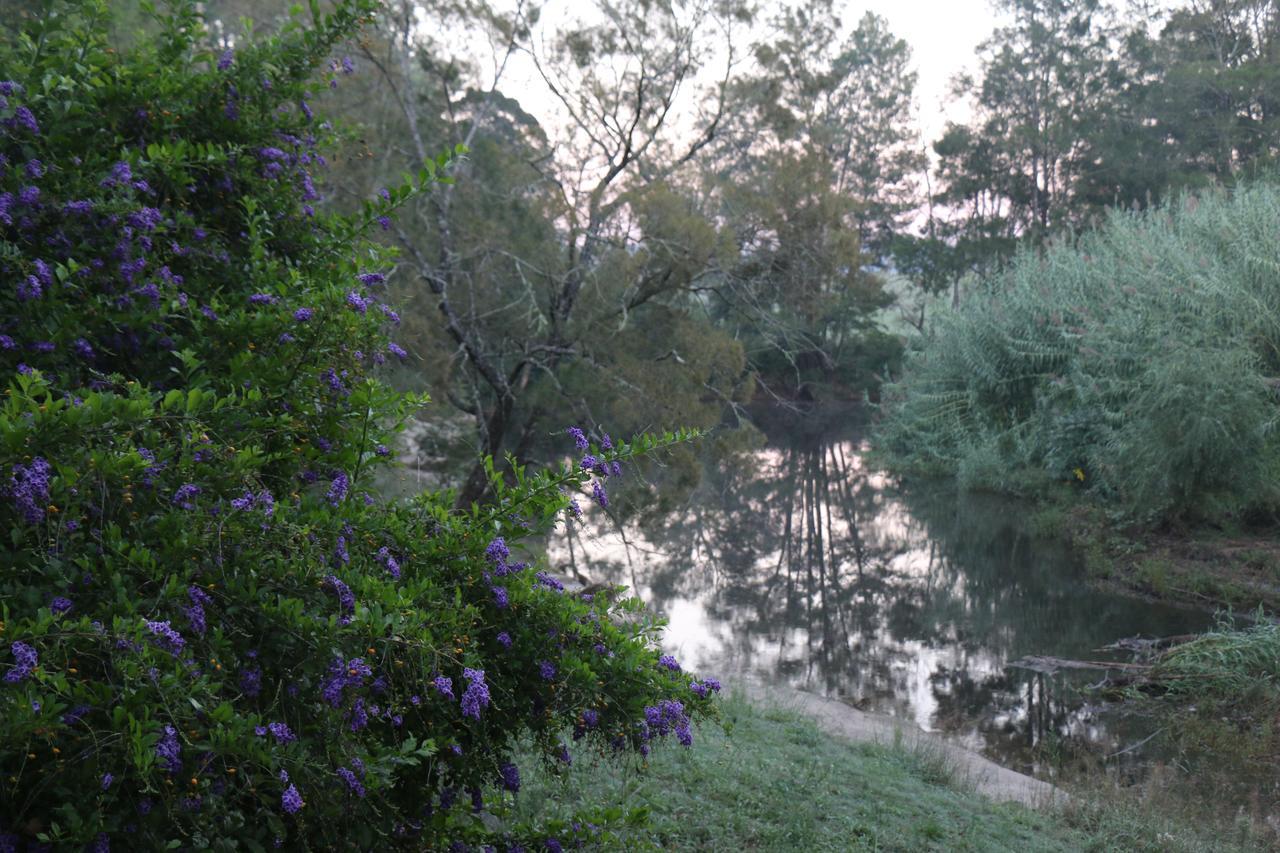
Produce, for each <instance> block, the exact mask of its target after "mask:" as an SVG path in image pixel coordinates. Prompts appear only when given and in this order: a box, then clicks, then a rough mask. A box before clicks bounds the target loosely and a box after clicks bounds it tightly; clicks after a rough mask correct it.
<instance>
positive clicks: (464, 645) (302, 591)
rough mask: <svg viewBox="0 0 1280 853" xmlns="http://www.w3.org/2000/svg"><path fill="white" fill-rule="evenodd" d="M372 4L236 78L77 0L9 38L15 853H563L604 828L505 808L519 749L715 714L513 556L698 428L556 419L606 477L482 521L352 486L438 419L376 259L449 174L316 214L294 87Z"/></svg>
mask: <svg viewBox="0 0 1280 853" xmlns="http://www.w3.org/2000/svg"><path fill="white" fill-rule="evenodd" d="M373 11H374V7H373V4H372V3H371V2H368V0H355V2H348V3H344V4H341V5H340V6H339V7H338V8H337V10H336V11H334V12H333V13H332V14H329V15H327V16H321V15H319V14H317V13H315V12H314V9H313V15H314V23H313V24H311V25H303V24H302V23H301V22H300V21H299V20H297V19H295V23H294V24H292V25H290V26H289V27H286V28H285V29H284V30H283V31H282V32H281V33H280V34H279V35H278V36H276V37H274V38H271V39H269V40H264V41H261V42H259V43H255V44H247V45H243V46H241V47H240V48H239V49H237V50H235V51H234V52H232V51H226V52H222V51H212V50H210V49H208V47H207V46H206V44H205V39H206V37H205V34H204V32H203V30H202V28H201V25H200V21H199V19H198V17H197V16H196V15H195V13H194V11H193V4H191V3H182V2H180V3H175V4H173V6H172V8H171V11H170V12H168V13H165V14H163V15H160V16H158V17H157V18H156V21H155V22H154V28H153V31H152V32H150V33H149V36H148V37H147V38H146V39H143V40H141V44H140V46H138V47H136V48H132V49H128V50H116V49H113V48H112V47H111V46H110V45H109V44H108V41H107V39H106V36H105V33H106V32H108V30H109V26H110V21H109V15H108V4H107V2H106V0H81V2H76V3H65V4H57V5H54V6H53V7H52V8H50V9H49V10H47V11H46V12H45V14H43V16H41V17H40V18H39V19H38V20H35V21H34V22H33V23H32V25H31V27H30V28H28V29H27V30H26V31H24V32H21V33H13V34H10V35H9V36H8V37H7V39H6V41H4V43H3V45H0V81H3V82H0V270H2V271H3V277H2V279H0V280H2V281H3V288H2V289H0V304H2V305H3V312H2V314H0V322H2V323H3V327H2V328H0V371H3V373H4V375H5V376H6V383H7V386H8V387H7V390H6V391H5V397H4V399H3V408H2V410H0V531H4V535H5V537H6V545H5V547H4V549H3V550H2V551H0V602H2V607H3V613H2V617H3V622H2V623H0V681H2V683H0V850H8V849H14V848H15V847H19V848H21V847H25V848H28V849H38V848H41V847H43V846H45V845H48V846H50V847H56V848H57V849H80V848H83V847H85V846H92V847H93V848H94V849H107V848H108V847H109V846H110V844H111V843H113V842H117V841H119V842H121V843H122V844H125V845H132V846H137V847H141V848H145V849H161V848H164V847H166V846H168V847H173V848H177V847H184V848H192V849H195V848H205V847H213V848H219V849H239V848H245V849H251V850H253V849H263V848H266V847H270V846H271V845H272V844H273V843H274V844H276V845H277V846H279V845H285V846H288V847H290V848H300V847H304V846H322V847H334V848H337V847H350V846H355V847H358V848H361V849H385V848H389V847H395V846H403V847H411V848H423V847H427V848H432V847H438V846H443V845H446V844H453V845H455V846H457V847H459V848H461V849H466V848H467V847H469V846H471V845H478V844H481V843H492V844H495V845H497V846H499V847H505V848H507V849H515V847H516V846H517V845H518V844H520V843H523V844H535V845H538V846H546V847H547V848H548V849H555V848H558V846H559V845H560V844H561V843H568V842H570V841H571V840H573V839H578V840H581V839H585V838H588V837H591V836H593V835H595V836H597V837H604V836H603V835H602V834H607V832H608V823H609V821H611V820H617V819H618V816H617V815H611V814H605V815H600V816H596V817H594V818H593V819H592V820H593V823H592V824H588V823H586V822H583V823H580V824H573V825H565V824H562V823H552V824H548V825H545V826H532V825H528V824H519V825H517V824H515V823H513V822H511V821H509V820H506V819H504V815H505V813H506V809H505V806H504V797H506V796H507V795H506V794H504V793H503V792H504V791H515V790H517V789H518V788H519V770H518V769H517V768H516V767H515V766H514V765H512V764H511V763H510V756H511V754H512V752H511V750H512V748H513V746H515V745H516V744H517V741H519V742H520V743H521V744H524V743H527V742H529V741H530V740H531V741H532V742H533V743H534V744H536V746H537V747H538V749H539V750H540V752H541V753H542V754H543V755H545V756H546V760H547V761H548V763H549V765H559V766H567V765H568V764H569V762H570V761H571V760H572V757H573V755H574V754H575V753H578V752H582V751H589V752H593V753H602V754H608V755H612V754H614V753H617V752H622V751H638V752H640V753H647V751H648V748H649V743H650V742H651V741H653V740H655V739H658V738H660V737H662V736H664V735H667V734H671V735H673V737H674V738H675V739H678V740H680V741H682V742H684V743H685V744H686V745H687V744H688V742H689V740H690V738H691V735H690V729H689V726H690V718H691V717H696V716H698V715H701V714H703V713H706V712H707V711H709V710H710V707H711V706H710V702H711V698H712V697H711V696H710V695H709V694H710V693H711V692H713V691H714V690H715V689H717V688H718V685H717V684H715V683H714V682H713V681H708V682H701V681H695V680H691V678H690V677H689V676H688V675H684V674H682V673H681V672H680V671H679V665H678V664H677V663H676V662H675V661H673V660H671V659H670V658H667V657H660V656H659V653H658V651H657V649H656V648H655V645H654V638H655V636H656V629H655V626H654V624H653V623H652V622H651V621H650V620H648V619H646V618H645V617H644V616H643V614H642V613H639V612H637V611H638V610H639V605H638V603H637V602H635V601H633V600H630V601H622V602H614V601H612V600H611V599H610V597H606V596H600V597H597V598H595V599H592V598H591V597H590V596H586V595H570V594H568V593H566V592H564V591H563V589H562V587H561V586H560V584H559V583H558V582H557V581H556V579H555V578H553V577H551V576H549V575H547V574H545V573H543V572H539V571H536V570H535V569H534V568H533V567H528V566H526V565H525V564H524V563H523V562H519V561H518V558H517V556H515V555H513V554H512V553H511V551H510V546H509V545H508V544H507V543H509V542H510V543H514V542H515V541H516V540H518V539H520V538H521V537H526V536H529V535H533V534H536V533H537V532H538V531H540V530H543V529H545V528H546V527H547V526H548V525H551V524H554V523H556V521H557V519H558V518H560V517H562V516H563V515H564V514H565V513H566V512H572V511H575V510H576V509H577V506H576V503H574V502H573V501H572V498H571V497H570V496H571V495H572V494H573V493H574V492H575V491H583V492H586V493H587V494H591V493H592V492H594V493H595V494H596V497H597V499H600V500H604V499H605V492H604V488H605V486H604V480H605V477H606V475H609V474H612V475H616V474H617V473H618V472H619V465H620V462H619V460H625V459H627V458H628V457H630V456H632V455H634V454H635V453H636V452H639V451H643V450H646V449H650V448H653V447H656V446H658V445H661V444H664V443H672V442H674V441H678V440H681V439H682V438H683V436H679V435H677V436H669V437H667V438H666V439H664V440H663V441H651V440H648V439H645V440H642V441H639V442H635V443H633V444H620V445H619V446H617V447H611V445H610V443H609V441H608V438H607V437H606V436H603V435H601V436H598V438H599V443H598V444H597V445H596V447H591V446H589V444H588V441H587V438H586V437H585V436H583V435H582V434H581V433H577V432H573V431H571V433H570V435H571V437H572V439H573V443H574V444H576V445H577V448H576V449H577V450H578V451H579V452H586V453H588V454H594V456H592V457H591V458H588V457H583V458H582V460H581V461H580V462H579V463H578V464H575V465H574V466H572V467H571V468H562V469H558V470H553V471H549V472H545V473H542V474H539V475H537V476H525V475H524V474H523V472H520V471H517V472H516V476H515V477H514V481H513V482H509V483H503V482H501V481H497V482H495V494H496V497H495V499H494V501H493V502H492V503H491V504H489V505H487V506H485V507H483V508H474V509H473V510H472V511H470V512H468V513H456V512H452V511H451V510H450V509H449V506H450V500H449V499H448V496H447V495H445V496H440V495H430V494H429V495H424V496H422V497H421V498H418V499H416V500H413V501H409V502H404V503H394V504H386V503H383V502H381V501H380V500H378V499H377V498H376V497H375V496H373V495H370V494H369V493H368V492H367V491H366V490H367V489H368V488H369V486H368V484H369V483H370V482H371V474H370V472H371V469H374V468H375V467H376V466H379V465H383V464H387V457H388V455H389V453H388V450H387V447H386V445H388V444H390V443H391V442H392V441H393V438H394V431H395V428H396V427H397V425H398V424H399V423H400V422H401V420H402V418H403V416H404V415H405V414H406V413H407V412H408V411H409V410H410V409H411V408H412V407H413V406H416V405H418V403H419V402H420V401H418V400H415V399H412V398H404V397H401V396H398V395H396V394H393V393H392V392H391V391H390V390H389V389H388V388H387V387H386V386H385V385H384V384H382V383H381V382H380V381H379V380H378V378H377V373H376V369H377V367H378V366H379V365H380V364H381V363H382V362H383V361H384V360H385V359H386V358H387V357H388V356H390V357H397V356H399V355H400V354H401V351H400V350H399V348H398V347H397V346H396V345H395V344H394V343H393V342H391V340H390V338H389V337H388V334H389V332H391V331H393V330H394V325H395V323H396V322H397V317H396V315H395V312H394V311H393V310H392V309H391V308H390V307H389V306H387V305H385V304H384V303H383V302H382V301H381V299H380V297H379V285H380V284H381V282H382V280H383V277H384V274H385V273H386V271H387V268H388V265H389V264H390V262H391V258H390V257H389V256H388V254H387V253H386V251H385V250H383V249H381V248H379V247H378V246H377V245H376V244H375V243H374V242H372V241H371V240H370V239H368V238H367V237H366V236H365V234H366V231H370V230H372V231H373V233H375V234H376V233H377V229H378V227H379V226H380V225H381V224H382V222H381V220H382V218H383V217H386V216H389V215H391V214H392V213H393V210H394V207H395V206H396V205H397V204H399V203H401V202H403V201H404V199H406V198H407V197H409V196H410V195H411V194H412V193H414V192H417V191H420V190H421V189H422V185H423V184H426V183H429V182H430V179H431V177H432V176H433V175H434V174H435V173H436V172H437V171H438V167H439V166H442V165H444V164H443V163H440V164H429V168H428V169H426V170H425V171H424V172H423V173H422V174H421V175H420V176H418V178H417V179H416V180H415V181H414V182H411V184H410V185H407V186H406V187H404V188H400V189H397V190H394V191H389V192H387V193H385V194H384V195H383V196H382V197H380V198H376V199H374V200H373V201H371V202H370V203H368V204H367V205H366V206H365V207H364V209H363V211H362V212H361V213H360V215H358V216H356V217H353V218H346V217H339V216H334V215H330V214H327V213H325V212H324V211H323V210H322V209H317V208H314V207H313V205H316V204H317V203H318V202H319V193H318V192H317V187H316V183H317V182H318V181H319V177H318V175H319V172H320V171H321V169H322V167H323V166H324V162H325V161H324V156H323V154H322V153H321V149H322V148H323V146H324V144H325V141H326V135H327V131H328V129H327V125H325V124H323V123H320V122H319V121H318V120H317V119H315V118H313V115H312V109H311V106H310V104H309V101H310V99H311V94H310V93H309V92H308V91H307V87H308V85H312V86H314V87H315V89H316V92H317V93H320V92H323V91H324V90H325V88H326V84H327V83H328V84H332V85H337V84H339V83H340V81H341V78H342V75H343V74H344V73H347V72H348V70H349V69H350V62H349V60H346V59H342V58H339V59H337V61H334V60H333V58H332V54H333V52H334V51H335V50H336V49H337V48H338V46H339V45H341V44H342V43H343V41H344V40H345V39H347V38H349V37H350V36H351V35H352V33H353V32H354V30H355V28H356V27H358V26H359V24H360V23H361V22H362V21H363V20H364V19H366V18H367V17H368V16H369V15H370V14H371V13H372V12H373ZM317 71H320V72H321V73H320V75H319V79H316V75H315V72H317ZM565 441H566V443H567V444H566V446H568V442H569V441H570V438H568V437H566V438H565ZM620 617H621V618H620ZM562 737H563V738H564V739H563V740H562ZM566 741H567V742H566ZM508 799H509V798H508ZM455 803H456V805H455Z"/></svg>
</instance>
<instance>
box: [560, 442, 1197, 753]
mask: <svg viewBox="0 0 1280 853" xmlns="http://www.w3.org/2000/svg"><path fill="white" fill-rule="evenodd" d="M807 423H812V420H810V421H807ZM768 435H769V439H768V441H767V443H766V446H765V447H763V448H762V449H760V450H757V451H754V452H751V453H747V454H742V455H739V456H737V457H734V458H731V459H728V460H721V461H719V462H718V463H708V470H707V471H706V472H705V475H704V478H703V481H702V484H701V486H700V487H699V489H698V491H697V492H696V493H695V494H694V495H693V496H692V497H691V499H690V500H689V501H688V503H687V505H686V506H685V507H683V508H682V509H681V510H680V511H678V512H675V513H671V514H669V515H667V516H664V517H663V519H662V521H661V526H660V527H650V528H648V529H644V530H642V531H639V532H636V531H631V532H629V533H628V534H627V537H626V539H625V540H624V539H623V538H622V536H621V535H620V534H618V533H617V532H616V531H613V530H611V529H610V528H609V527H608V526H607V525H603V524H598V523H589V524H587V525H585V526H583V527H580V528H578V529H577V530H576V531H574V532H573V534H572V537H573V538H572V542H571V543H570V541H569V540H567V539H566V537H564V536H561V537H559V538H558V539H556V540H555V541H553V542H552V543H550V549H551V556H552V559H553V560H557V561H561V562H568V561H569V560H570V544H572V559H574V560H575V562H576V565H577V567H578V569H579V570H580V571H582V572H583V573H584V574H586V575H587V576H589V577H590V578H591V579H592V580H599V581H608V582H610V583H623V584H626V585H628V586H630V587H632V588H633V589H635V590H636V591H637V592H638V593H639V594H640V596H641V597H642V598H643V599H645V601H646V602H648V604H649V605H650V607H651V608H652V609H654V610H656V611H657V612H659V613H661V614H662V615H664V616H666V617H667V618H668V620H669V627H668V630H667V635H666V641H665V642H666V645H668V646H669V647H670V649H671V651H673V652H675V653H677V654H678V655H679V656H680V657H681V658H682V660H683V661H685V662H686V663H687V664H688V665H690V666H691V667H693V668H696V669H698V670H701V671H703V672H706V673H708V674H718V675H720V676H721V677H729V678H733V677H737V678H744V677H746V678H751V679H753V680H755V681H758V682H760V683H763V684H765V685H786V686H789V687H795V688H801V689H805V690H811V691H814V692H818V693H821V694H824V695H827V696H831V697H836V698H839V699H842V700H843V701H845V702H848V703H849V704H852V705H855V706H857V707H859V708H864V709H868V710H874V711H879V712H884V713H889V714H893V715H895V716H898V717H902V718H904V719H906V720H909V721H911V722H913V723H915V724H917V725H919V726H920V727H921V728H924V729H926V730H934V731H944V732H947V733H948V734H950V735H953V736H955V737H956V738H958V739H960V740H961V741H963V742H965V743H967V745H969V746H971V747H973V748H977V749H981V750H983V751H984V752H986V753H988V754H989V755H991V757H993V758H996V759H997V760H1000V761H1002V762H1003V763H1006V764H1008V765H1010V766H1015V767H1018V768H1020V769H1036V766H1037V765H1038V764H1039V762H1037V761H1036V760H1035V756H1036V754H1037V753H1036V751H1035V749H1034V747H1036V746H1037V745H1039V744H1041V742H1042V741H1043V739H1044V738H1045V737H1046V735H1052V736H1053V740H1054V741H1055V742H1056V741H1058V740H1060V739H1066V740H1067V741H1072V740H1074V741H1086V742H1091V743H1093V744H1095V745H1096V746H1097V747H1099V748H1100V749H1102V750H1105V751H1106V752H1113V751H1116V750H1119V749H1121V748H1123V746H1124V744H1125V743H1127V742H1131V741H1132V739H1133V738H1135V737H1137V736H1140V735H1141V730H1140V725H1139V724H1138V723H1136V722H1134V721H1125V720H1119V719H1114V718H1111V717H1108V716H1107V715H1105V714H1102V715H1100V714H1099V713H1098V712H1097V709H1096V708H1094V707H1091V706H1090V705H1088V704H1087V703H1085V702H1084V701H1083V699H1082V697H1081V695H1080V693H1079V691H1078V690H1077V689H1075V688H1076V687H1078V686H1079V682H1074V681H1071V680H1069V679H1067V678H1065V677H1064V676H1061V675H1058V676H1053V677H1046V676H1040V675H1035V674H1032V673H1026V672H1023V671H1020V670H1015V669H1010V668H1007V667H1006V666H1005V665H1006V664H1007V663H1008V662H1009V661H1012V660H1015V659H1017V658H1019V657H1021V656H1023V655H1027V654H1045V655H1055V656H1059V657H1090V658H1097V657H1098V654H1097V652H1096V651H1095V650H1096V649H1098V648H1099V647H1100V646H1102V645H1104V644H1106V643H1109V642H1111V641H1113V640H1115V639H1117V638H1119V637H1123V636H1132V635H1135V634H1146V635H1149V636H1161V635H1168V634H1179V633H1186V632H1189V631H1192V630H1198V629H1201V628H1203V627H1205V625H1206V624H1207V622H1208V617H1207V616H1205V615H1204V614H1201V613H1198V612H1193V611H1186V610H1181V609H1175V608H1171V607H1162V606H1157V605H1152V604H1149V603H1146V602H1141V601H1137V600H1134V599H1128V598H1123V597H1119V596H1115V595H1109V594H1106V593H1103V592H1101V591H1098V590H1095V589H1092V588H1090V587H1089V586H1088V585H1087V584H1086V582H1085V578H1084V577H1083V574H1082V571H1081V567H1080V566H1079V564H1078V562H1077V561H1076V560H1075V559H1074V558H1073V555H1072V554H1070V553H1069V552H1068V551H1067V550H1066V549H1065V548H1063V547H1062V546H1061V545H1060V544H1057V543H1055V542H1052V541H1046V540H1043V539H1037V538H1035V537H1032V536H1030V535H1029V534H1028V533H1027V532H1026V529H1025V525H1024V524H1023V518H1022V515H1023V512H1022V508H1021V507H1020V506H1019V504H1018V503H1017V502H1014V501H1009V500H1007V499H1000V498H996V497H993V496H984V495H972V494H963V495H958V494H957V493H956V492H955V491H953V490H950V489H948V488H946V487H945V486H943V485H940V484H938V483H919V484H916V485H914V486H912V487H910V488H907V487H903V486H901V485H898V484H895V483H893V482H891V481H890V480H888V479H887V478H886V477H885V476H883V475H882V474H880V473H878V472H876V471H873V470H870V469H869V468H868V466H867V464H866V463H865V461H864V458H863V450H864V447H863V445H862V443H861V441H860V440H859V438H858V437H857V436H856V434H854V435H850V434H848V431H846V433H845V434H844V435H841V434H839V432H837V431H827V432H815V431H813V430H812V429H810V430H808V431H805V430H801V429H787V428H785V427H784V428H782V429H772V430H770V431H769V433H768ZM593 518H594V520H595V521H597V522H601V521H604V519H602V518H600V517H599V516H595V517H593ZM1041 769H1043V768H1041Z"/></svg>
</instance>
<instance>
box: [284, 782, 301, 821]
mask: <svg viewBox="0 0 1280 853" xmlns="http://www.w3.org/2000/svg"><path fill="white" fill-rule="evenodd" d="M304 805H306V803H304V802H302V795H301V794H299V793H298V789H297V787H295V786H294V785H290V786H289V787H288V788H285V789H284V793H283V794H281V795H280V808H282V809H284V811H285V814H297V813H298V812H300V811H302V807H303V806H304Z"/></svg>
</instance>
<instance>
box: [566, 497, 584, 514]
mask: <svg viewBox="0 0 1280 853" xmlns="http://www.w3.org/2000/svg"><path fill="white" fill-rule="evenodd" d="M569 512H571V513H573V517H574V518H582V507H581V506H580V505H579V504H578V499H577V498H569Z"/></svg>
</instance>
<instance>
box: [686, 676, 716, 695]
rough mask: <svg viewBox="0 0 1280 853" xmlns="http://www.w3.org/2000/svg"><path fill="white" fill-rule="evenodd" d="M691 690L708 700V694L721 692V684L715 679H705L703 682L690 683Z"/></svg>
mask: <svg viewBox="0 0 1280 853" xmlns="http://www.w3.org/2000/svg"><path fill="white" fill-rule="evenodd" d="M689 689H690V690H691V691H693V693H694V694H695V695H697V696H700V697H701V698H703V699H706V698H707V695H708V694H710V693H719V692H720V682H719V681H717V680H716V679H714V678H704V679H703V680H702V681H701V682H698V681H691V682H689Z"/></svg>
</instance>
